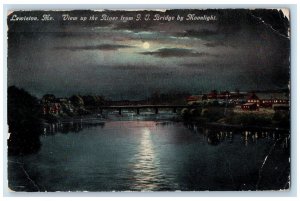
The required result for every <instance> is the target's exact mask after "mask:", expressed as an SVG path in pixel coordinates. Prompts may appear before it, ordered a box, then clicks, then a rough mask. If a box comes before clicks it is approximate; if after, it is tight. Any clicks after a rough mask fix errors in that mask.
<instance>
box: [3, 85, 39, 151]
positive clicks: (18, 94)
mask: <svg viewBox="0 0 300 201" xmlns="http://www.w3.org/2000/svg"><path fill="white" fill-rule="evenodd" d="M7 96H8V97H7V106H8V110H7V113H8V126H9V133H10V137H9V139H8V142H7V144H8V154H9V155H23V154H29V153H34V152H36V151H38V150H39V148H40V145H41V143H40V138H39V136H40V134H41V133H42V122H41V108H40V105H39V103H38V100H37V99H36V98H35V97H33V96H31V95H30V94H29V93H28V92H26V91H25V90H23V89H19V88H17V87H15V86H11V87H9V88H8V93H7Z"/></svg>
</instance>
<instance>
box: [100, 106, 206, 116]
mask: <svg viewBox="0 0 300 201" xmlns="http://www.w3.org/2000/svg"><path fill="white" fill-rule="evenodd" d="M183 108H188V109H196V108H202V106H201V105H122V106H101V107H98V109H99V111H100V113H101V114H102V113H103V110H118V111H119V114H120V115H121V114H122V110H136V113H137V114H140V110H142V109H153V110H154V111H155V114H158V112H159V109H172V110H173V112H174V113H176V112H177V109H183Z"/></svg>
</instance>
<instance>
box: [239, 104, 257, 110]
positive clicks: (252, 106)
mask: <svg viewBox="0 0 300 201" xmlns="http://www.w3.org/2000/svg"><path fill="white" fill-rule="evenodd" d="M241 108H242V110H249V111H255V110H258V109H259V108H258V106H257V104H256V103H245V104H243V105H242V106H241Z"/></svg>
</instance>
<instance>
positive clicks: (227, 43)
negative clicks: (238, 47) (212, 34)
mask: <svg viewBox="0 0 300 201" xmlns="http://www.w3.org/2000/svg"><path fill="white" fill-rule="evenodd" d="M204 45H205V46H206V47H219V46H223V47H235V45H233V44H229V42H222V41H215V42H208V43H205V44H204Z"/></svg>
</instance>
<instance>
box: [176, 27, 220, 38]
mask: <svg viewBox="0 0 300 201" xmlns="http://www.w3.org/2000/svg"><path fill="white" fill-rule="evenodd" d="M176 36H177V37H190V38H205V39H207V38H220V37H222V34H221V33H220V32H218V31H214V30H209V29H202V30H194V29H190V30H186V31H184V32H183V33H177V34H176Z"/></svg>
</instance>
